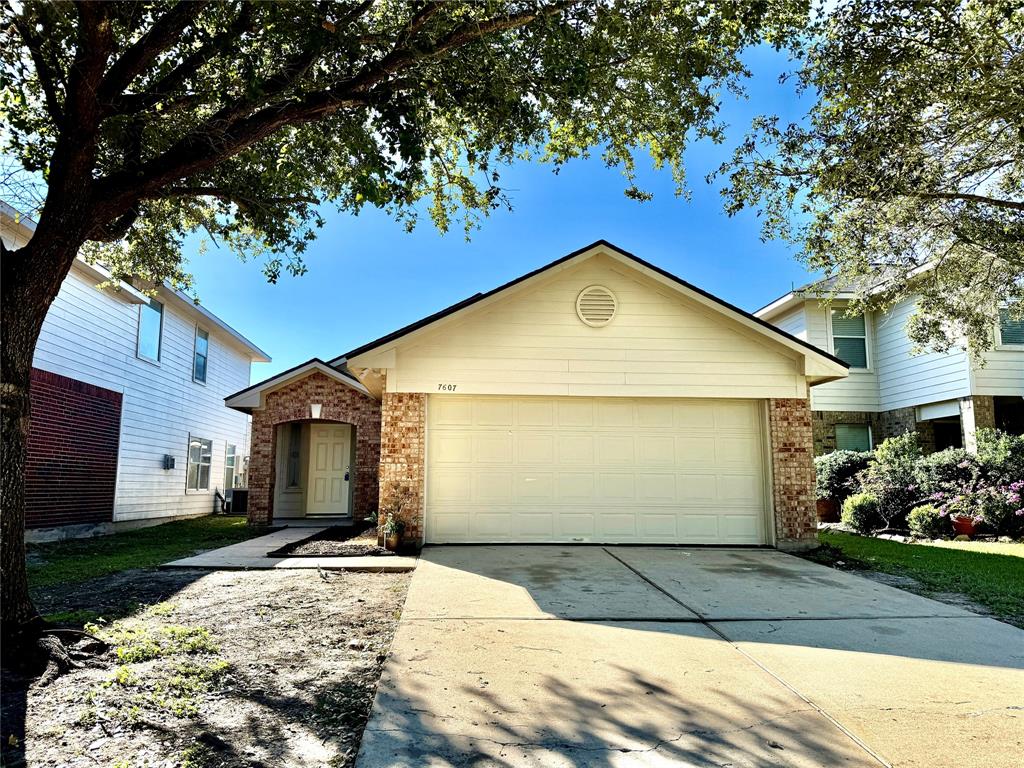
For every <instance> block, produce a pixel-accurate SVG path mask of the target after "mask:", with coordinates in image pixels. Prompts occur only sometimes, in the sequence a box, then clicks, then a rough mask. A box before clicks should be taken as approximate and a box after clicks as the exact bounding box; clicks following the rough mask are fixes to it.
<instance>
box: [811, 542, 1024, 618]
mask: <svg viewBox="0 0 1024 768" xmlns="http://www.w3.org/2000/svg"><path fill="white" fill-rule="evenodd" d="M818 539H819V541H821V543H822V544H824V545H825V546H823V547H822V548H821V549H819V550H816V551H814V552H811V553H808V559H811V560H815V561H816V562H819V563H822V564H824V565H837V561H842V562H843V563H844V565H845V566H847V567H851V568H862V569H867V570H874V571H882V572H883V573H892V574H896V575H898V576H909V577H911V578H912V579H914V580H916V581H917V582H918V583H920V584H921V586H922V587H923V589H924V591H925V593H926V594H928V593H932V594H934V593H938V592H958V593H960V594H962V595H966V596H967V597H969V598H970V599H971V600H973V601H974V602H976V603H978V604H980V605H984V606H985V607H986V608H988V609H989V610H991V611H992V613H993V614H995V615H996V616H997V617H998V618H1001V619H1003V620H1005V621H1008V622H1009V623H1011V624H1016V625H1017V626H1024V545H1021V544H989V545H987V546H986V545H984V544H983V543H982V544H977V543H971V542H943V543H942V544H941V545H933V544H904V543H902V542H898V541H887V540H885V539H875V538H871V537H868V536H854V535H852V534H849V533H839V532H834V531H822V532H821V533H820V534H819V535H818ZM954 545H961V546H954ZM964 545H966V546H964Z"/></svg>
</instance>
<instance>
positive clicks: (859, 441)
mask: <svg viewBox="0 0 1024 768" xmlns="http://www.w3.org/2000/svg"><path fill="white" fill-rule="evenodd" d="M836 450H839V451H870V450H871V427H870V425H868V424H836Z"/></svg>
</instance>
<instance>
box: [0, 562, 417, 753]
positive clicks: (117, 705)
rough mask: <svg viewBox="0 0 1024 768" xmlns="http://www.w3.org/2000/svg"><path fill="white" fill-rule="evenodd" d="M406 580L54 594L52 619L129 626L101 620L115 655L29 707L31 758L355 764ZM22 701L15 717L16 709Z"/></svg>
mask: <svg viewBox="0 0 1024 768" xmlns="http://www.w3.org/2000/svg"><path fill="white" fill-rule="evenodd" d="M410 575H411V574H408V573H395V574H385V573H380V574H370V573H330V574H323V575H321V574H318V573H317V572H310V571H248V572H238V571H233V572H224V571H221V572H214V573H210V572H207V571H183V570H172V571H154V570H146V571H134V572H128V573H122V574H117V575H116V576H111V577H106V578H103V579H97V580H95V581H93V582H87V583H85V584H80V585H75V586H73V587H70V588H66V589H65V590H64V592H63V593H59V590H56V589H52V590H47V591H46V592H44V593H41V594H39V595H37V599H38V600H39V604H40V606H41V607H42V608H43V610H44V612H47V613H51V614H52V613H60V612H68V611H75V610H88V611H92V612H96V613H104V612H106V613H107V614H108V615H109V616H117V615H123V616H124V618H123V619H121V620H119V621H105V622H100V624H99V629H98V630H97V632H98V634H99V635H100V636H101V637H103V638H105V639H106V640H107V641H108V642H110V643H111V646H112V647H111V649H110V650H108V651H107V652H106V653H104V654H103V655H102V656H100V657H98V658H97V663H96V665H95V666H90V667H88V668H83V669H80V670H75V671H73V672H71V673H69V674H66V675H64V676H63V677H60V678H59V679H58V680H57V681H56V682H54V683H53V684H51V685H50V686H48V687H46V688H39V687H32V688H30V689H29V690H28V692H27V697H25V696H22V703H23V706H24V707H25V710H26V712H27V715H26V718H25V719H26V723H25V729H24V733H25V737H24V740H23V744H24V757H25V759H26V761H27V763H28V764H30V765H33V766H79V765H81V766H95V765H109V766H114V765H116V766H122V767H123V768H134V767H135V766H168V767H170V766H189V768H203V767H205V766H210V768H212V766H225V767H231V768H234V767H235V766H238V767H239V768H240V767H241V766H246V768H255V767H256V766H267V767H268V768H269V767H270V766H300V765H301V766H309V765H316V766H349V765H352V764H353V762H354V760H355V755H356V753H357V752H358V749H359V741H360V739H361V737H362V731H363V728H364V727H365V725H366V719H367V716H368V714H369V709H370V705H371V703H372V700H373V695H374V692H375V690H376V685H377V681H378V679H379V677H380V673H381V668H382V666H383V662H384V659H385V658H386V656H387V653H388V650H389V648H390V645H391V640H392V637H393V636H394V632H395V628H396V626H397V623H398V618H399V615H400V613H401V608H402V605H403V603H404V601H405V594H406V591H407V589H408V585H409V579H410ZM140 603H142V604H147V603H148V604H149V606H148V607H138V606H139V604H140ZM128 605H134V606H136V607H135V608H134V609H127V608H126V606H128ZM12 693H15V692H14V691H12V690H11V688H10V687H8V688H6V690H5V696H4V699H5V701H4V706H5V708H7V707H8V705H10V706H12V707H16V706H17V701H15V700H14V699H17V698H18V697H17V696H16V695H15V696H13V697H12V696H11V695H10V694H12ZM7 757H12V755H10V754H8V756H7ZM8 764H10V765H16V764H18V761H17V760H8Z"/></svg>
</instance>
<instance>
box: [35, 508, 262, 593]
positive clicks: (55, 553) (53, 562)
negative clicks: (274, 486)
mask: <svg viewBox="0 0 1024 768" xmlns="http://www.w3.org/2000/svg"><path fill="white" fill-rule="evenodd" d="M262 533H265V531H260V530H255V529H251V528H249V526H247V525H246V523H245V518H244V517H196V518H192V519H189V520H176V521H174V522H171V523H164V524H163V525H157V526H153V527H151V528H140V529H138V530H134V531H125V532H124V533H114V534H111V535H109V536H97V537H95V538H91V539H70V540H68V541H56V542H52V543H47V544H29V545H28V555H29V557H28V563H29V564H28V580H29V584H30V585H31V586H32V587H35V588H39V587H49V586H53V585H54V584H74V583H76V582H81V581H86V580H88V579H93V578H96V577H98V576H107V575H108V574H111V573H116V572H118V571H126V570H128V569H130V568H151V567H153V566H156V565H161V564H162V563H166V562H167V561H169V560H177V559H179V558H182V557H187V556H189V555H191V554H193V553H195V552H199V551H202V550H205V549H215V548H217V547H223V546H226V545H228V544H234V543H236V542H239V541H243V540H245V539H248V538H252V537H253V536H257V535H261V534H262Z"/></svg>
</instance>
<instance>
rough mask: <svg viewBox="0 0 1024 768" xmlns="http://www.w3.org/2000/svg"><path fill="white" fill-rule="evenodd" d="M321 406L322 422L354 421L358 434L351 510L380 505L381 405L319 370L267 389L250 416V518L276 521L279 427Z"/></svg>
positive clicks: (370, 510)
mask: <svg viewBox="0 0 1024 768" xmlns="http://www.w3.org/2000/svg"><path fill="white" fill-rule="evenodd" d="M315 403H319V404H320V406H321V411H320V419H319V420H320V421H327V422H341V423H345V424H352V425H353V426H354V427H355V433H356V456H355V476H354V477H353V478H352V481H353V486H352V514H353V515H355V516H358V517H362V516H365V515H368V514H371V513H373V512H375V511H376V509H377V482H378V481H377V467H378V463H379V460H380V405H379V404H378V403H377V401H376V400H375V399H374V398H372V397H370V396H369V395H364V394H363V393H361V392H357V391H356V390H354V389H352V388H351V387H348V386H346V385H344V384H342V383H341V382H339V381H336V380H335V379H333V378H331V377H329V376H326V375H325V374H323V373H320V372H314V373H312V374H310V375H309V376H307V377H305V378H303V379H300V380H299V381H297V382H295V383H293V384H291V385H289V386H287V387H282V388H281V389H278V390H275V391H273V392H271V393H269V394H268V395H267V396H266V397H265V398H264V405H263V407H262V408H259V409H257V410H255V411H253V414H252V446H251V448H250V452H249V453H250V458H249V512H248V514H249V522H250V523H252V524H253V525H268V524H270V523H271V522H273V519H274V482H275V479H276V478H275V473H276V462H275V461H274V456H275V455H276V451H277V445H276V442H277V426H278V425H279V424H285V423H287V422H292V421H311V417H310V416H311V411H310V406H311V405H313V404H315Z"/></svg>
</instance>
